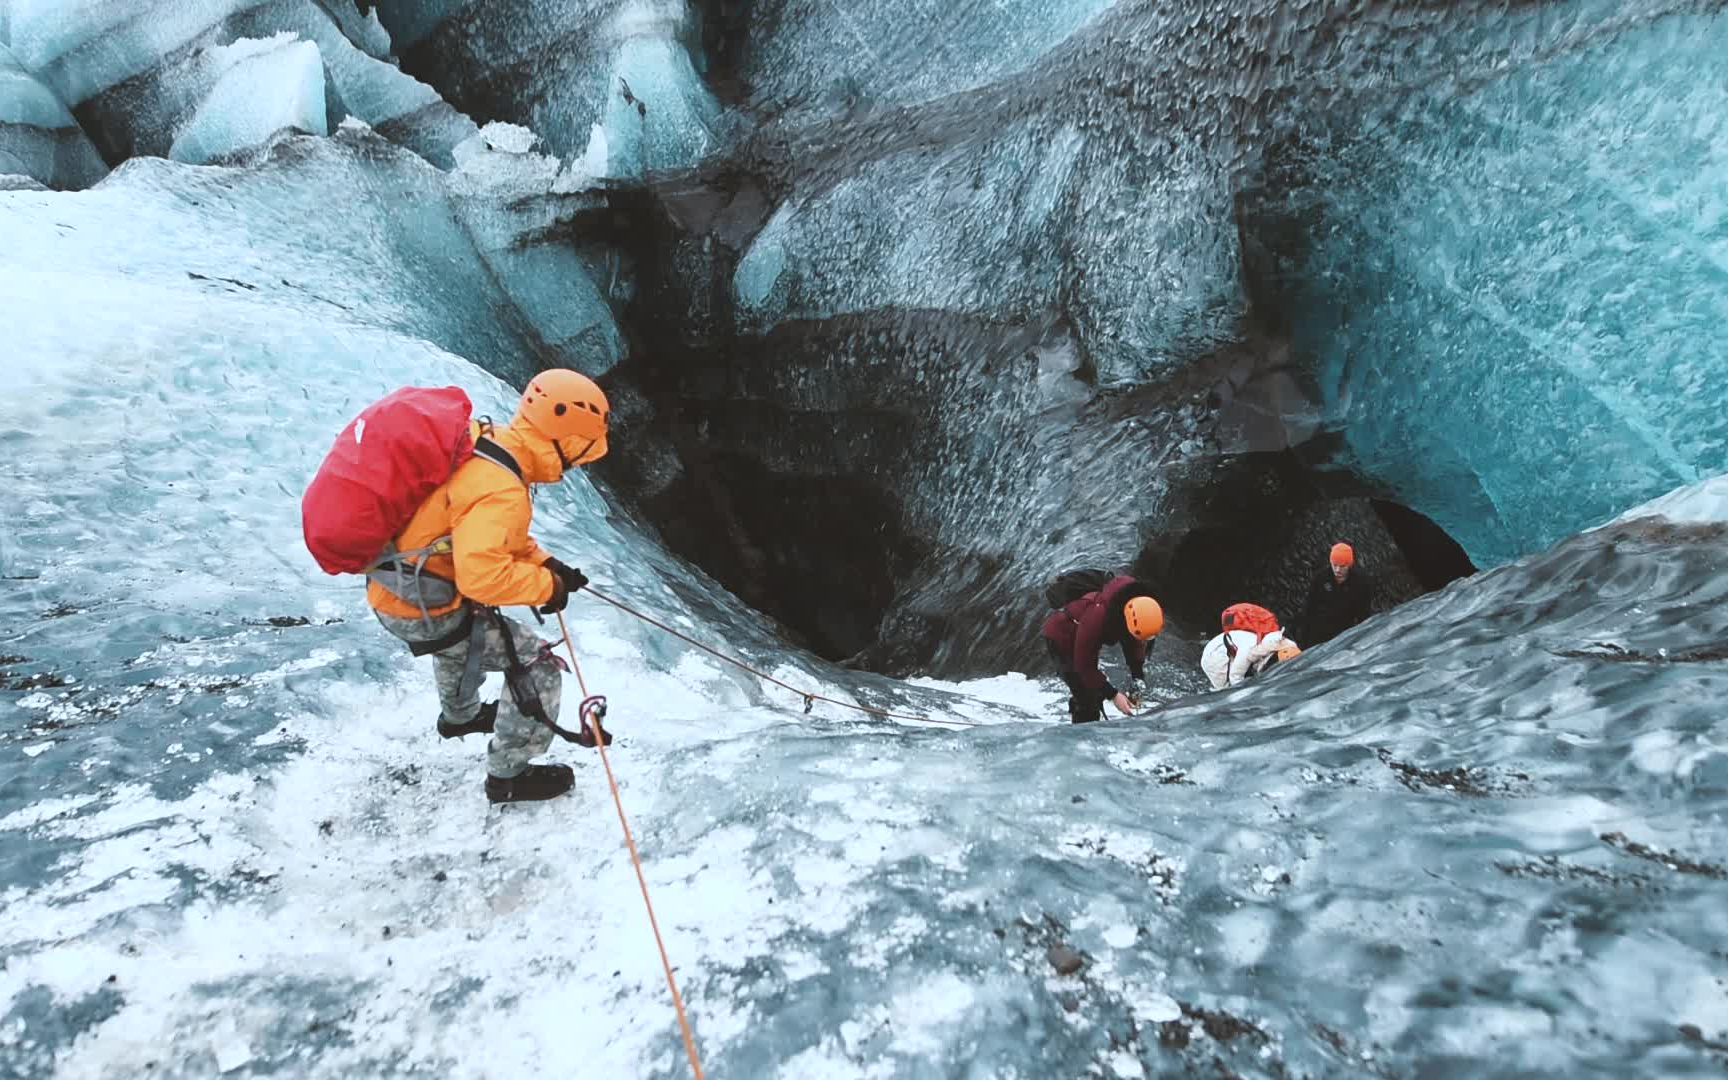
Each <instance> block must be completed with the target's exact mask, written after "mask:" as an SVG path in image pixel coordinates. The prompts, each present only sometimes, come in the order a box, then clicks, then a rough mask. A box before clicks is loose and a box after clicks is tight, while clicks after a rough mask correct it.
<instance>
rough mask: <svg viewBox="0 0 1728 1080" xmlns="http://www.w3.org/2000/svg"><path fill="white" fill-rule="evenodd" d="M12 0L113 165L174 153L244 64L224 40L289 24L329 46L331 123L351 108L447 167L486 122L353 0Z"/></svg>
mask: <svg viewBox="0 0 1728 1080" xmlns="http://www.w3.org/2000/svg"><path fill="white" fill-rule="evenodd" d="M11 2H12V10H11V25H10V32H11V35H12V38H13V42H12V46H13V50H14V51H15V52H16V53H17V55H18V59H19V61H20V62H21V63H22V64H23V66H24V67H26V68H27V69H28V70H30V71H32V72H34V73H35V74H36V75H37V77H38V78H40V79H41V80H42V81H43V82H44V83H45V84H46V85H47V86H48V87H49V88H50V89H51V90H53V91H54V92H55V94H56V95H57V96H58V97H59V98H60V100H61V101H63V102H65V103H66V104H67V105H68V107H70V108H71V109H72V111H73V113H74V114H75V115H76V116H77V117H78V118H79V120H80V121H81V122H82V124H83V126H84V129H85V130H86V131H87V132H88V133H89V135H90V137H91V139H92V140H93V141H94V142H95V144H96V146H97V148H98V149H99V150H100V151H101V152H102V154H103V156H104V157H105V158H106V159H107V160H108V161H109V162H110V163H112V164H118V163H119V162H121V161H125V160H126V159H128V158H132V157H139V156H166V155H167V154H169V153H170V151H171V149H172V146H173V143H174V140H175V139H176V137H177V136H178V134H179V133H180V132H181V130H182V129H183V128H185V127H186V126H187V125H188V123H189V122H190V120H191V117H192V115H193V114H194V113H195V112H200V111H202V110H201V107H202V105H203V102H204V99H205V98H206V96H208V95H209V94H210V93H211V92H212V91H213V90H214V88H215V85H216V83H217V82H218V81H219V80H220V79H222V78H223V77H224V76H226V75H227V74H228V72H229V70H230V69H231V68H232V67H233V63H232V62H230V61H229V60H228V59H227V58H226V57H225V55H224V53H223V52H222V50H225V49H228V48H230V47H231V46H233V45H234V44H235V42H237V41H239V40H242V39H247V38H254V39H270V38H273V37H275V36H276V35H279V34H284V33H288V34H294V35H297V36H299V37H300V38H301V39H303V40H305V41H307V42H311V43H313V44H315V45H316V46H317V48H318V53H319V58H320V62H321V64H322V66H323V67H324V80H323V81H324V90H323V91H322V93H323V97H324V106H325V120H324V124H325V129H326V130H328V129H329V128H332V127H334V126H335V125H336V124H338V123H340V122H341V120H342V119H343V118H344V117H345V116H348V115H352V116H354V117H356V118H357V119H360V120H362V121H365V122H366V123H367V124H369V125H370V126H372V127H373V129H374V130H376V131H378V132H379V133H380V134H382V135H384V136H385V137H386V138H390V139H393V140H395V141H398V142H399V143H401V144H402V145H404V146H407V147H408V148H410V149H412V150H414V151H415V152H416V153H418V154H421V155H422V156H424V157H426V158H427V160H429V161H432V162H433V163H434V164H437V165H439V166H441V167H448V166H449V165H450V164H451V158H450V152H451V150H452V149H454V147H455V146H456V144H457V143H459V142H461V141H462V140H464V139H466V138H468V137H469V136H471V135H472V134H473V133H474V131H475V126H474V124H473V123H472V121H470V120H468V119H467V118H466V117H464V116H462V115H461V114H459V113H458V112H456V110H454V109H453V108H451V107H450V106H449V105H448V104H445V103H444V102H443V101H442V100H440V99H439V98H438V96H437V94H436V93H435V92H434V91H433V90H432V89H431V88H430V87H428V86H426V85H425V84H423V83H420V82H417V81H416V80H415V79H413V78H412V77H410V76H408V75H405V74H403V73H402V72H401V71H400V70H399V69H398V68H397V67H395V66H394V65H393V64H391V63H389V62H387V61H386V60H385V59H384V57H386V56H388V54H389V46H390V41H389V34H388V32H387V31H385V29H384V28H383V26H382V25H381V24H380V23H379V22H378V20H377V16H376V13H375V12H373V13H370V14H369V15H367V16H365V17H363V16H361V14H360V13H359V11H358V9H356V8H355V7H354V5H353V3H352V2H351V0H342V2H329V3H319V2H315V0H263V2H250V0H133V2H131V3H126V4H119V3H110V2H107V0H67V2H60V0H11ZM218 111H219V112H224V111H225V110H222V109H220V108H219V110H218ZM206 122H208V121H206ZM305 130H311V129H310V128H307V129H305Z"/></svg>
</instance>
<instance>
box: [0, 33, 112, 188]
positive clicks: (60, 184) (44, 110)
mask: <svg viewBox="0 0 1728 1080" xmlns="http://www.w3.org/2000/svg"><path fill="white" fill-rule="evenodd" d="M107 171H108V169H107V166H106V165H104V164H103V162H102V158H101V156H100V155H99V154H97V153H96V148H95V147H94V146H92V145H91V144H90V140H89V139H88V138H86V137H85V135H84V132H83V130H82V129H80V128H79V127H78V122H77V121H76V120H75V119H73V117H72V114H71V113H70V112H68V111H67V110H66V106H65V105H64V104H62V103H61V102H60V100H59V99H58V98H56V97H55V96H54V93H53V91H51V90H49V89H48V88H47V87H46V86H43V85H42V84H41V83H40V82H39V81H37V79H36V78H35V77H34V76H32V75H31V74H30V73H29V72H28V71H26V70H25V69H24V66H23V65H22V64H20V63H18V61H17V59H16V58H14V57H13V55H12V51H11V50H10V49H9V48H7V47H6V45H5V43H4V41H3V40H0V174H13V175H19V176H28V177H31V178H32V179H34V180H37V181H40V182H41V183H43V184H45V185H47V186H49V187H54V188H78V187H85V186H87V185H89V184H92V183H94V182H95V181H97V180H98V179H100V178H101V177H102V175H103V174H104V173H106V172H107Z"/></svg>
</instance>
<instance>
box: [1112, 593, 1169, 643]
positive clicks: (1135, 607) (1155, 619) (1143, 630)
mask: <svg viewBox="0 0 1728 1080" xmlns="http://www.w3.org/2000/svg"><path fill="white" fill-rule="evenodd" d="M1122 621H1123V622H1124V623H1126V624H1127V626H1128V632H1129V633H1130V634H1133V635H1134V636H1135V637H1136V638H1138V639H1139V640H1141V641H1145V640H1147V639H1148V638H1155V637H1157V636H1158V632H1159V631H1160V630H1163V629H1164V609H1163V608H1161V607H1159V606H1158V601H1156V600H1154V599H1152V598H1151V597H1150V596H1136V597H1135V598H1134V599H1132V600H1130V601H1128V602H1127V603H1126V604H1124V605H1122Z"/></svg>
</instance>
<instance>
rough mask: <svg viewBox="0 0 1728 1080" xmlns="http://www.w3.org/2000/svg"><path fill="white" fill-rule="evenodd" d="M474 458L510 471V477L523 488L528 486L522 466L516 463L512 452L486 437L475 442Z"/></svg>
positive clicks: (481, 437) (483, 436)
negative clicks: (483, 459)
mask: <svg viewBox="0 0 1728 1080" xmlns="http://www.w3.org/2000/svg"><path fill="white" fill-rule="evenodd" d="M474 456H475V457H477V458H485V459H486V460H487V461H490V462H491V463H492V464H494V465H497V466H499V467H501V468H505V469H509V470H510V475H512V476H514V477H515V478H516V479H517V480H518V481H520V482H521V484H522V486H523V487H527V486H528V481H527V479H526V478H525V477H523V475H522V466H520V465H518V464H517V463H516V458H515V457H514V456H513V455H512V454H511V453H510V451H508V450H506V449H504V448H503V447H502V446H499V445H498V444H497V443H495V442H493V441H492V440H491V439H490V438H488V437H486V436H485V435H482V436H480V437H479V438H478V439H475V440H474Z"/></svg>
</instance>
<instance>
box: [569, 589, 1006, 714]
mask: <svg viewBox="0 0 1728 1080" xmlns="http://www.w3.org/2000/svg"><path fill="white" fill-rule="evenodd" d="M582 591H583V592H586V593H588V594H589V595H591V596H593V597H594V598H595V599H596V600H604V601H605V602H606V603H608V604H611V605H612V606H613V607H615V608H617V609H618V610H619V611H622V612H624V613H625V614H626V615H633V616H635V617H636V618H638V619H641V620H642V621H643V622H645V623H647V624H648V625H650V626H655V627H658V628H659V629H661V630H664V631H666V632H667V633H668V634H671V635H672V636H673V637H675V638H677V639H678V640H680V641H682V642H684V643H685V644H686V645H694V646H696V648H698V649H701V650H702V651H703V652H705V653H707V654H708V655H710V656H713V657H717V658H719V659H721V660H724V661H726V662H727V663H728V664H731V665H732V666H733V667H736V668H740V669H742V670H744V671H748V672H749V673H750V674H752V675H754V676H756V677H757V678H758V679H761V680H763V681H764V682H771V683H773V684H774V685H775V686H778V687H780V688H782V689H785V690H790V691H792V693H794V694H797V695H798V696H799V698H801V699H802V700H803V702H804V712H805V715H809V713H810V710H811V708H813V707H814V706H815V704H816V702H818V701H820V702H823V703H825V704H828V705H838V706H839V707H840V708H842V709H853V710H855V711H857V712H861V713H868V714H870V715H871V716H880V717H883V718H885V719H889V720H911V721H914V722H915V723H920V724H947V725H949V726H951V727H983V726H984V725H983V724H980V723H979V722H978V721H976V720H938V719H937V718H936V717H933V716H912V715H910V714H908V713H894V712H888V711H887V710H885V709H872V708H870V707H869V706H867V705H857V704H854V703H852V702H850V701H839V700H836V699H835V698H831V697H826V696H824V695H822V694H814V693H811V692H810V691H808V690H800V689H798V688H797V687H796V686H793V685H792V684H790V683H787V682H782V681H781V680H779V679H776V678H775V677H774V676H772V675H770V674H768V673H767V672H765V671H758V670H757V669H755V668H753V667H751V666H750V665H749V664H746V663H745V662H744V661H742V660H735V659H733V658H732V657H730V656H727V655H726V654H725V653H723V652H720V651H719V650H717V649H712V648H709V647H708V646H707V645H704V644H702V643H701V642H700V641H697V640H696V639H695V638H693V637H690V636H689V635H687V634H683V633H680V632H679V631H677V630H674V629H673V628H672V627H670V626H667V625H666V624H665V623H663V622H661V621H660V620H658V619H655V618H653V617H652V616H649V615H644V614H643V613H642V612H640V611H637V610H636V609H635V608H633V607H631V606H630V605H628V604H625V603H621V602H619V601H617V600H614V599H612V598H611V597H610V596H607V595H606V594H605V593H602V592H597V591H596V590H595V588H594V586H592V585H584V586H583V587H582ZM558 622H559V625H563V622H564V617H563V616H562V615H560V616H559V617H558Z"/></svg>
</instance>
